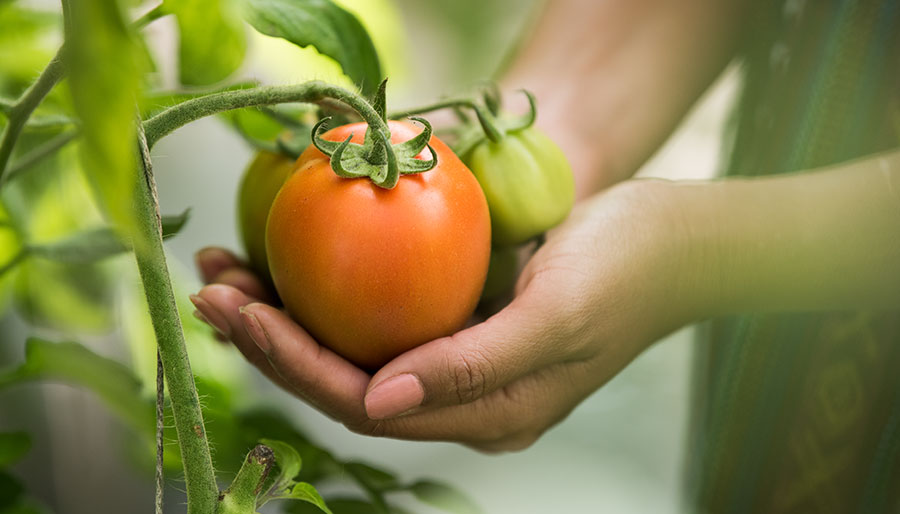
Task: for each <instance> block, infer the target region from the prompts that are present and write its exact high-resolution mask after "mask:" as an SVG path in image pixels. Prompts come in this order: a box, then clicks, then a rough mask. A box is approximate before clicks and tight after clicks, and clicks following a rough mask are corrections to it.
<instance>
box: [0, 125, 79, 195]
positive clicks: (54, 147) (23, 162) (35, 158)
mask: <svg viewBox="0 0 900 514" xmlns="http://www.w3.org/2000/svg"><path fill="white" fill-rule="evenodd" d="M79 135H80V134H79V131H78V130H70V131H69V132H63V133H62V134H59V135H58V136H56V137H54V138H53V139H50V140H48V141H47V142H45V143H44V144H42V145H41V146H39V147H37V148H35V149H34V150H32V151H30V152H28V153H27V154H25V155H23V156H22V157H20V158H19V159H18V160H16V161H15V162H14V163H12V164H11V165H10V166H9V169H7V170H6V175H4V176H3V177H0V187H3V185H4V184H6V183H7V182H9V181H10V180H13V179H14V178H15V177H16V176H17V175H18V174H19V173H22V172H23V171H25V170H27V169H28V168H30V167H31V166H34V165H35V164H37V163H38V162H39V161H40V160H41V159H44V158H46V157H49V156H50V155H53V154H54V153H55V152H57V151H58V150H60V149H61V148H62V147H64V146H66V145H67V144H69V143H70V142H72V141H74V140H75V138H77V137H78V136H79Z"/></svg>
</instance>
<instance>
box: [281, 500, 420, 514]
mask: <svg viewBox="0 0 900 514" xmlns="http://www.w3.org/2000/svg"><path fill="white" fill-rule="evenodd" d="M328 508H330V509H331V512H332V513H333V514H384V513H385V510H384V509H383V508H381V507H379V506H377V505H375V504H373V503H369V502H367V501H365V500H360V499H358V498H328ZM388 509H389V510H388V512H390V513H391V514H405V513H406V511H405V510H403V509H400V508H397V507H394V506H389V507H388ZM284 511H285V512H287V513H288V514H317V513H319V512H321V511H320V510H319V509H318V507H316V506H314V505H311V504H309V503H299V502H296V503H289V504H287V505H285V509H284Z"/></svg>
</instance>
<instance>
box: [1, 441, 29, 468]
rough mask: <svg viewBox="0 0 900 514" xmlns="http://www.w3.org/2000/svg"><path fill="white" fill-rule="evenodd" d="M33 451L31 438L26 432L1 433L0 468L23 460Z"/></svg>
mask: <svg viewBox="0 0 900 514" xmlns="http://www.w3.org/2000/svg"><path fill="white" fill-rule="evenodd" d="M30 449H31V437H29V436H28V434H27V433H25V432H0V468H3V467H6V466H9V465H10V464H12V463H14V462H16V461H18V460H19V459H21V458H22V456H24V455H25V454H26V453H28V450H30Z"/></svg>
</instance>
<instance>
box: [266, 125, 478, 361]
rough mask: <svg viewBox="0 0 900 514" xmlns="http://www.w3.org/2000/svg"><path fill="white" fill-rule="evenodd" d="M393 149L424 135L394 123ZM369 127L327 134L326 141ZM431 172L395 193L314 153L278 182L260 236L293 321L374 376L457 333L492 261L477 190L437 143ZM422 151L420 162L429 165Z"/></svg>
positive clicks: (407, 179) (405, 178) (411, 178)
mask: <svg viewBox="0 0 900 514" xmlns="http://www.w3.org/2000/svg"><path fill="white" fill-rule="evenodd" d="M389 126H390V130H391V140H392V142H393V143H400V142H403V141H407V140H409V139H410V138H412V137H414V136H415V135H416V134H418V133H419V131H420V130H421V129H419V128H417V127H415V126H413V125H411V124H409V123H405V122H390V124H389ZM365 131H366V125H365V124H364V123H357V124H352V125H345V126H342V127H338V128H336V129H333V130H331V131H329V132H326V133H325V134H324V135H323V137H324V138H325V139H327V140H329V141H343V140H344V139H346V137H347V136H348V135H350V134H351V133H352V134H353V139H352V141H353V142H356V143H361V142H362V140H363V136H364V134H365ZM431 146H432V147H433V148H434V151H435V152H436V154H437V158H438V163H437V166H436V167H435V168H434V169H432V170H430V171H427V172H424V173H419V174H413V175H402V176H401V177H400V181H399V182H398V183H397V186H396V187H394V188H393V189H382V188H380V187H378V186H376V185H374V184H373V183H372V182H371V181H370V180H369V179H368V178H355V179H345V178H340V177H338V176H337V175H335V173H334V172H333V171H332V169H331V165H330V163H329V159H328V157H326V156H325V155H324V154H322V153H321V152H319V150H317V149H316V148H315V147H312V146H310V147H309V148H307V150H306V151H304V153H303V154H302V155H301V156H300V158H299V159H298V161H297V168H295V172H294V174H293V175H291V177H290V178H289V179H288V180H287V182H285V184H284V186H282V188H281V190H280V191H279V193H278V196H277V197H276V198H275V202H274V203H273V204H272V209H271V211H270V212H269V218H268V223H267V226H266V249H267V253H268V259H269V268H270V270H271V272H272V279H273V280H274V283H275V288H276V289H277V290H278V293H279V295H280V296H281V299H282V300H283V301H284V305H285V307H286V308H287V310H288V312H289V313H290V314H291V316H292V317H293V318H294V319H295V320H297V321H298V322H299V323H300V325H301V326H303V327H304V328H305V329H306V330H307V331H308V332H309V333H310V334H311V335H312V336H313V337H315V338H316V339H317V340H318V341H319V342H320V343H322V344H324V345H326V346H328V347H329V348H331V349H333V350H334V351H336V352H337V353H339V354H340V355H342V356H344V357H345V358H347V359H348V360H350V361H351V362H353V363H355V364H356V365H358V366H361V367H363V368H366V369H370V370H371V369H375V368H378V367H380V366H382V365H383V364H385V363H386V362H388V361H389V360H391V359H392V358H394V357H395V356H397V355H399V354H400V353H403V352H405V351H406V350H409V349H411V348H413V347H415V346H417V345H419V344H422V343H424V342H427V341H430V340H432V339H435V338H438V337H442V336H446V335H449V334H452V333H453V332H455V331H456V330H459V329H460V328H462V326H463V324H464V323H465V321H466V319H467V318H468V317H469V316H470V315H471V314H472V312H473V311H474V309H475V306H476V304H477V303H478V298H479V295H480V294H481V290H482V287H483V286H484V281H485V276H486V274H487V268H488V261H489V258H490V243H491V222H490V216H489V214H488V207H487V202H486V200H485V197H484V194H483V193H482V190H481V187H480V186H479V185H478V182H477V180H476V179H475V177H474V176H473V175H472V173H471V172H470V171H469V170H468V168H466V166H465V165H464V164H463V163H462V162H461V161H460V160H459V159H458V158H457V157H456V155H455V154H454V153H453V152H452V151H451V150H450V149H449V148H448V147H447V146H446V145H445V144H444V143H443V142H441V141H440V140H439V139H438V138H436V137H433V136H432V138H431ZM430 157H431V155H430V154H429V152H428V150H427V149H425V150H423V151H422V153H420V154H419V155H418V156H417V158H424V159H430Z"/></svg>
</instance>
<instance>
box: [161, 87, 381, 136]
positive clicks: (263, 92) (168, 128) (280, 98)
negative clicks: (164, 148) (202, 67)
mask: <svg viewBox="0 0 900 514" xmlns="http://www.w3.org/2000/svg"><path fill="white" fill-rule="evenodd" d="M328 99H334V100H339V101H341V102H343V103H345V104H347V105H349V106H350V107H352V108H353V109H354V110H355V111H356V112H357V113H359V115H360V116H361V117H362V118H363V119H364V120H365V121H366V123H368V124H369V126H371V127H373V128H375V129H376V130H378V131H379V132H381V133H382V134H383V135H384V136H385V137H386V138H388V139H390V130H389V129H388V126H387V123H386V122H385V121H384V120H383V119H382V118H381V116H379V115H378V112H376V111H375V109H373V108H372V106H371V105H370V104H369V103H368V102H367V101H366V100H365V99H364V98H362V97H361V96H359V95H358V94H356V93H353V92H351V91H348V90H346V89H343V88H340V87H337V86H333V85H331V84H326V83H324V82H318V81H312V82H306V83H303V84H297V85H291V86H266V87H257V88H252V89H240V90H236V91H224V92H221V93H213V94H210V95H207V96H202V97H200V98H194V99H191V100H187V101H185V102H182V103H180V104H178V105H175V106H172V107H170V108H168V109H166V110H165V111H162V112H161V113H159V114H157V115H156V116H153V117H152V118H150V119H148V120H147V121H145V122H144V132H145V133H146V134H147V145H148V146H149V147H150V148H153V145H154V144H156V142H157V141H159V140H160V139H162V138H163V137H164V136H166V135H168V134H170V133H171V132H173V131H174V130H175V129H177V128H179V127H181V126H184V125H187V124H188V123H190V122H192V121H195V120H199V119H200V118H204V117H206V116H210V115H213V114H217V113H220V112H224V111H229V110H232V109H241V108H244V107H257V106H260V105H273V104H279V103H290V102H304V103H319V102H323V101H326V100H328Z"/></svg>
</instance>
